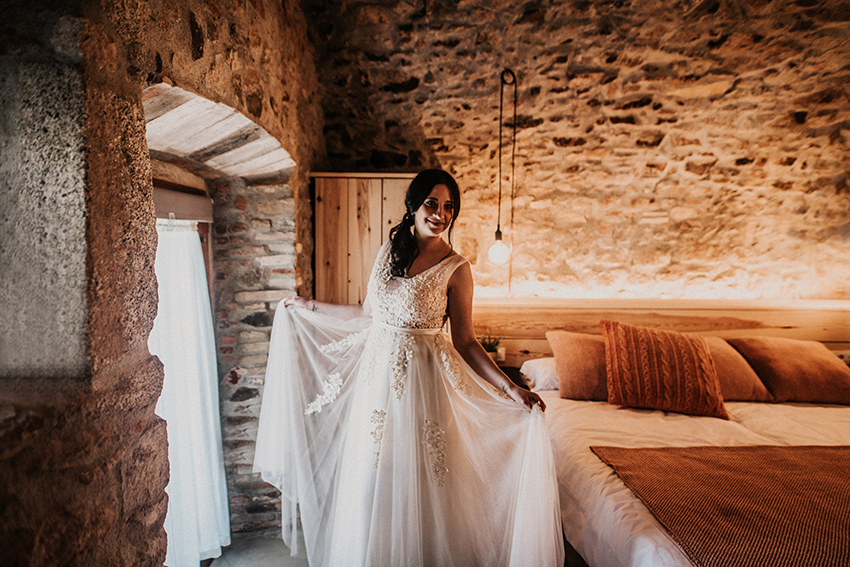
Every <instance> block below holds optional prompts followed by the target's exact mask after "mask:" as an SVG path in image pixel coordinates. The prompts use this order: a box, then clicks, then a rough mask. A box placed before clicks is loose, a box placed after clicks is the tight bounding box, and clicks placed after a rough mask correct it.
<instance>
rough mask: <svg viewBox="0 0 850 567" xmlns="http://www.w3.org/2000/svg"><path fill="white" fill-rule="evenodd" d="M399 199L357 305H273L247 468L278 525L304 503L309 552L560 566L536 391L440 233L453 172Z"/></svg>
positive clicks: (553, 487) (434, 566)
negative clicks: (479, 310)
mask: <svg viewBox="0 0 850 567" xmlns="http://www.w3.org/2000/svg"><path fill="white" fill-rule="evenodd" d="M405 206H406V208H407V214H406V215H405V216H404V219H403V220H402V221H401V223H400V224H399V225H398V226H396V227H395V228H394V229H393V230H392V231H391V233H390V239H389V240H388V241H387V242H385V243H384V245H383V246H382V248H381V250H380V252H379V253H378V257H377V259H376V261H375V265H374V267H373V269H372V274H371V278H370V280H369V287H368V293H367V299H366V301H365V302H364V304H363V305H362V306H361V305H335V304H330V303H322V302H318V301H311V300H307V299H304V298H301V297H295V298H292V299H289V300H286V301H285V302H284V306H285V307H286V308H285V309H278V310H277V314H276V316H275V322H274V327H273V330H272V338H271V347H270V355H269V362H268V367H267V371H266V383H265V390H264V393H263V407H262V412H261V416H260V428H259V434H258V439H257V452H256V457H255V460H254V470H255V471H258V472H261V473H262V477H263V479H264V480H266V481H267V482H269V483H271V484H273V485H274V486H276V487H277V488H278V489H280V491H281V495H282V496H281V498H282V505H283V517H284V528H283V532H284V533H283V537H284V540H285V541H286V543H287V545H289V547H290V549H292V552H293V554H294V553H296V552H297V539H296V538H295V533H296V520H297V517H298V515H297V514H298V511H300V518H301V523H302V526H303V532H304V539H305V542H306V546H307V556H308V561H309V563H310V565H312V566H313V567H319V566H325V565H327V566H333V567H337V566H367V565H371V566H401V565H404V566H422V567H426V566H427V567H440V566H458V567H461V566H462V567H469V566H475V565H480V566H487V567H491V566H501V565H511V566H520V565H522V566H529V565H533V566H540V567H545V566H555V565H557V566H561V565H563V563H564V550H563V540H562V535H561V524H560V516H559V512H558V494H557V483H556V478H555V470H554V465H553V461H552V455H551V451H550V445H549V436H548V431H547V429H546V425H545V423H544V416H543V411H542V410H543V409H545V406H544V403H543V401H542V400H541V399H540V397H539V396H538V395H537V394H535V393H533V392H529V391H528V390H524V389H522V388H519V387H517V386H516V385H514V384H513V383H512V382H511V381H510V379H508V378H507V376H505V375H504V373H502V372H501V370H499V368H498V367H497V366H496V365H495V364H494V363H493V361H492V360H491V359H490V357H489V356H488V355H487V353H486V352H485V351H484V349H483V348H482V347H481V345H480V344H479V343H478V341H477V340H476V338H475V335H474V331H473V325H472V294H473V281H472V270H471V269H470V265H469V262H467V261H466V259H464V258H463V257H461V256H460V255H458V254H457V253H455V252H454V251H453V250H452V248H451V246H450V245H449V244H448V243H446V242H445V241H444V240H443V239H442V238H441V235H442V234H443V233H444V232H446V231H448V232H449V237H450V235H451V229H452V225H453V224H454V221H455V218H456V216H457V213H458V211H459V208H460V192H459V190H458V187H457V183H456V182H455V181H454V179H453V178H452V176H451V175H449V174H448V173H446V172H444V171H442V170H426V171H423V172H422V173H420V174H419V175H418V176H417V177H416V178H415V179H414V180H413V181H412V183H411V185H410V187H409V189H408V191H407V195H406V198H405ZM447 318H448V320H449V321H450V329H451V339H449V337H448V335H447V334H446V333H445V332H444V330H443V328H444V326H445V323H446V319H447Z"/></svg>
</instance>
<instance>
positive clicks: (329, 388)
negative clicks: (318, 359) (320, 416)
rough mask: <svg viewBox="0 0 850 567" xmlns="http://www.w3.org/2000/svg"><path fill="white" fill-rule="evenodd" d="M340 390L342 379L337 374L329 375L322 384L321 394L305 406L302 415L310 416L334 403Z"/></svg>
mask: <svg viewBox="0 0 850 567" xmlns="http://www.w3.org/2000/svg"><path fill="white" fill-rule="evenodd" d="M341 389H342V378H340V376H339V372H334V373H333V374H330V375H329V376H328V377H327V379H325V381H324V382H322V393H321V395H319V396H316V399H315V400H313V401H312V402H310V403H309V404H308V405H307V409H305V410H304V415H310V414H312V413H317V412H320V411H322V407H324V406H326V405H328V404H329V403H331V402H332V401H334V400H335V399H336V398H337V396H339V392H340V390H341Z"/></svg>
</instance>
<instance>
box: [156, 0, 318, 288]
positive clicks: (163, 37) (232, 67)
mask: <svg viewBox="0 0 850 567" xmlns="http://www.w3.org/2000/svg"><path fill="white" fill-rule="evenodd" d="M149 4H150V13H151V17H150V18H149V20H148V29H147V41H148V60H147V61H146V63H147V68H148V69H150V73H149V74H148V75H147V77H146V78H147V82H148V84H155V83H159V82H167V83H170V84H174V85H175V86H179V87H180V88H183V89H185V90H188V91H192V92H194V93H197V94H199V95H201V96H203V97H204V98H207V99H209V100H212V101H215V102H221V103H223V104H226V105H227V106H230V107H231V108H234V109H236V110H237V111H239V112H241V113H242V114H244V115H245V116H246V117H248V118H249V119H251V120H253V121H254V122H255V123H257V124H258V125H259V126H261V127H262V128H263V129H264V130H265V131H266V132H268V133H269V134H271V135H272V136H273V137H274V138H276V139H277V140H278V141H279V142H280V144H281V146H282V147H283V149H285V150H286V151H287V152H289V154H290V155H291V156H292V159H293V160H295V163H296V164H297V166H296V167H295V169H294V170H293V171H292V172H291V177H290V179H289V181H288V185H289V186H290V188H291V191H292V197H293V199H294V206H295V214H296V218H297V223H296V224H297V227H298V228H297V231H296V235H295V236H296V240H295V243H293V244H299V245H300V249H301V250H302V253H300V254H299V255H298V259H297V265H296V286H297V288H298V289H300V290H302V291H303V292H304V293H309V290H311V289H312V286H313V273H312V267H311V265H312V264H311V258H312V253H313V237H312V231H313V227H312V222H311V218H312V206H311V204H310V197H309V173H310V171H311V169H313V167H314V165H315V163H317V162H319V161H322V160H323V159H324V147H323V146H322V144H321V137H322V133H321V129H322V117H321V108H320V106H319V104H318V101H317V100H316V98H315V93H316V92H317V91H318V85H317V79H316V74H315V67H314V61H313V58H314V56H313V46H312V44H311V43H310V41H309V39H308V37H307V22H306V20H305V18H304V15H303V14H302V13H301V11H300V8H299V7H298V4H297V3H293V2H277V1H275V0H254V1H252V2H238V1H235V0H232V1H225V2H208V1H205V0H180V1H178V2H175V1H173V0H150V2H149Z"/></svg>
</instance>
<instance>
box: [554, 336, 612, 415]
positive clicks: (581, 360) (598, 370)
mask: <svg viewBox="0 0 850 567" xmlns="http://www.w3.org/2000/svg"><path fill="white" fill-rule="evenodd" d="M546 338H547V339H548V340H549V346H551V347H552V353H553V354H554V355H555V366H556V370H557V372H558V389H559V390H560V395H561V397H562V398H568V399H571V400H596V401H600V402H604V401H606V400H607V399H608V379H607V377H606V374H605V341H604V340H603V339H602V337H601V336H599V335H588V334H585V333H571V332H569V331H548V332H547V333H546Z"/></svg>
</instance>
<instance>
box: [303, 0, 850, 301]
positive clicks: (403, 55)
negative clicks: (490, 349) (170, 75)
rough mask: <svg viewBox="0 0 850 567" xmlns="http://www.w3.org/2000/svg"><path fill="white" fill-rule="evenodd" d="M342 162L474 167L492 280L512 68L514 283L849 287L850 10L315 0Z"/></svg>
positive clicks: (666, 288) (328, 116) (482, 270)
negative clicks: (504, 73)
mask: <svg viewBox="0 0 850 567" xmlns="http://www.w3.org/2000/svg"><path fill="white" fill-rule="evenodd" d="M306 9H307V11H308V16H309V19H310V20H311V21H312V22H314V23H315V25H314V26H313V28H312V33H313V37H314V42H315V43H316V46H317V49H318V50H319V51H320V55H319V59H318V65H317V66H318V72H319V80H320V84H321V85H322V88H323V90H324V95H323V101H324V110H325V126H324V132H325V143H326V147H327V163H326V165H327V168H328V169H331V170H337V171H374V170H380V171H416V170H418V169H420V168H422V167H424V166H442V167H444V168H447V169H449V170H451V171H452V172H453V173H454V174H455V175H456V176H457V178H458V181H459V182H460V185H461V187H462V189H463V190H464V194H463V198H464V201H463V211H462V213H461V216H460V220H459V222H458V226H457V231H456V240H455V242H456V244H457V246H458V248H459V250H460V252H461V253H463V254H464V255H466V256H467V257H468V258H469V259H470V261H472V262H473V263H474V264H475V266H474V273H475V278H476V284H477V289H476V293H477V294H478V295H479V296H481V295H497V296H498V295H503V294H505V293H506V292H507V289H506V288H507V280H508V267H496V266H493V265H492V264H490V262H489V261H488V260H487V258H486V251H487V248H488V247H489V246H490V244H491V243H492V242H493V233H494V231H495V226H496V203H497V190H498V184H497V179H496V177H497V159H498V156H497V155H496V154H497V153H498V124H497V123H498V106H499V74H500V72H501V70H502V69H503V68H506V67H508V68H511V69H513V70H514V71H515V72H516V74H517V76H518V84H519V100H518V117H517V129H518V135H517V150H516V151H517V153H516V199H515V202H514V204H515V217H514V223H513V227H511V226H510V223H509V222H508V221H506V219H509V218H510V204H509V203H510V199H509V198H508V199H506V198H505V197H506V196H508V197H509V193H510V178H509V172H510V151H509V149H510V148H509V144H507V142H508V140H509V137H510V126H511V122H512V116H511V113H512V109H511V108H510V101H511V98H510V97H511V94H512V93H511V90H510V89H508V90H506V93H505V96H506V103H507V104H506V107H507V112H506V113H505V122H504V126H505V130H504V135H505V136H506V145H507V146H508V147H507V149H506V150H505V152H504V154H503V159H504V162H503V174H504V176H505V183H504V186H503V191H506V192H507V193H503V199H502V226H503V231H504V232H505V238H506V239H508V240H510V239H511V238H512V239H513V247H514V256H513V266H512V279H511V282H512V293H513V294H514V295H517V296H530V295H540V296H555V297H601V298H612V297H626V298H628V297H638V298H702V299H710V298H730V299H741V298H766V299H792V298H848V297H850V286H848V283H847V282H848V276H850V221H848V217H850V192H848V188H847V184H848V181H847V178H848V173H849V172H850V152H848V131H850V104H848V87H847V85H848V84H850V41H848V40H850V3H848V2H846V1H827V2H815V1H813V0H795V1H791V0H772V1H771V0H749V1H747V0H744V1H736V0H705V1H702V2H698V1H696V0H685V1H678V2H662V1H660V0H646V1H628V0H616V1H587V0H575V1H552V0H538V1H532V2H512V1H508V0H496V1H477V0H463V1H457V2H455V1H445V0H427V1H424V2H423V1H421V0H420V1H414V0H410V1H398V2H356V3H353V2H341V1H334V0H329V1H324V2H310V3H309V5H308V6H306Z"/></svg>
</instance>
